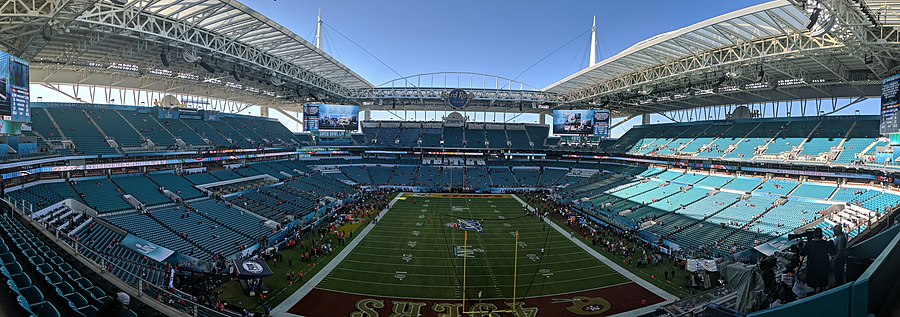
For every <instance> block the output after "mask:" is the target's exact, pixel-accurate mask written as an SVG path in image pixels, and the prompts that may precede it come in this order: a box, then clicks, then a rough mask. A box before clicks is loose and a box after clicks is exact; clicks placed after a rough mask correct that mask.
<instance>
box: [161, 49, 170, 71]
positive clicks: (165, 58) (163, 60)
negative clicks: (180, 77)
mask: <svg viewBox="0 0 900 317" xmlns="http://www.w3.org/2000/svg"><path fill="white" fill-rule="evenodd" d="M159 61H160V62H161V63H162V64H163V66H165V67H169V55H167V54H166V51H165V50H163V51H162V52H159Z"/></svg>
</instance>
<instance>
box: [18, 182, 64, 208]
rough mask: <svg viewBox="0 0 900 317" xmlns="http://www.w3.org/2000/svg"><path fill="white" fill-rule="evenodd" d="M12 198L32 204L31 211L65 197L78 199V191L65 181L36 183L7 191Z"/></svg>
mask: <svg viewBox="0 0 900 317" xmlns="http://www.w3.org/2000/svg"><path fill="white" fill-rule="evenodd" d="M8 195H9V197H10V198H12V199H14V200H24V201H27V202H28V203H30V204H31V205H32V211H38V210H40V209H43V208H44V207H47V206H50V205H52V204H55V203H57V202H60V201H62V200H64V199H66V198H72V199H75V200H78V201H81V199H79V196H78V193H76V192H75V190H74V189H72V186H70V185H69V183H66V182H57V183H44V184H38V185H34V186H31V187H26V188H24V189H20V190H16V191H12V192H9V193H8Z"/></svg>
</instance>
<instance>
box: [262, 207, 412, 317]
mask: <svg viewBox="0 0 900 317" xmlns="http://www.w3.org/2000/svg"><path fill="white" fill-rule="evenodd" d="M402 196H403V194H402V193H400V194H397V196H394V199H392V200H391V202H390V203H388V205H387V207H385V208H384V209H383V210H382V211H381V212H380V213H378V215H377V216H375V219H377V220H381V219H382V218H384V215H385V214H387V212H388V211H389V210H391V207H393V206H394V204H396V203H397V201H399V200H400V197H402ZM372 228H375V224H374V223H370V224H369V225H367V226H366V227H365V228H364V229H363V230H362V231H360V233H359V234H358V235H357V236H356V238H355V239H353V241H350V244H348V245H347V247H345V248H344V249H343V250H341V252H339V253H338V254H337V255H335V257H334V258H333V259H331V261H330V262H328V264H326V265H325V267H323V268H322V270H320V271H319V272H318V273H316V275H313V276H312V277H311V278H310V279H309V282H306V284H303V286H300V289H298V290H297V291H296V292H294V293H293V294H291V296H288V298H286V299H285V300H284V301H283V302H281V304H278V306H275V309H273V310H272V312H273V313H274V315H276V316H286V315H287V311H288V309H290V308H291V307H294V305H296V304H297V303H298V302H300V300H301V299H303V297H304V296H306V295H307V294H309V292H310V291H312V290H313V289H314V288H315V287H316V285H319V283H321V282H322V281H323V280H324V279H325V277H326V276H328V275H329V274H331V271H333V270H334V269H335V268H336V267H337V266H338V264H340V263H341V262H342V261H343V260H344V258H346V257H347V256H348V255H350V253H351V252H353V249H355V248H356V246H357V245H359V244H360V243H361V242H362V241H363V240H364V239H365V237H366V235H368V234H369V232H370V231H372Z"/></svg>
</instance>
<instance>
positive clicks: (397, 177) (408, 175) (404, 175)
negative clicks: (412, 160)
mask: <svg viewBox="0 0 900 317" xmlns="http://www.w3.org/2000/svg"><path fill="white" fill-rule="evenodd" d="M418 174H419V167H418V166H403V165H398V166H397V167H395V168H394V171H393V172H392V173H391V178H390V180H389V181H388V184H390V185H398V186H410V185H414V184H415V183H416V176H418Z"/></svg>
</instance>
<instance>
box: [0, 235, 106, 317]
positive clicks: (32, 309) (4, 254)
mask: <svg viewBox="0 0 900 317" xmlns="http://www.w3.org/2000/svg"><path fill="white" fill-rule="evenodd" d="M0 228H2V231H3V237H2V239H0V249H2V250H0V258H2V259H3V263H0V267H2V274H3V276H2V278H3V279H4V284H5V286H4V287H6V291H8V292H9V294H10V295H11V296H12V298H15V301H17V302H18V303H17V304H18V308H13V307H8V309H9V310H11V311H15V313H14V315H16V316H47V317H57V316H69V315H71V314H78V313H79V311H88V310H91V311H96V310H97V307H100V306H101V305H102V304H103V303H104V302H105V301H106V300H107V297H106V296H105V295H104V292H103V290H101V289H99V288H97V287H96V286H94V285H93V283H92V282H91V281H90V280H88V279H87V278H84V277H82V276H81V274H80V273H79V272H78V271H76V270H74V269H73V268H72V265H70V264H69V263H67V262H66V261H65V260H64V259H63V258H62V257H60V256H59V255H57V254H56V252H55V251H53V250H51V249H50V247H48V246H47V245H45V244H44V242H43V241H41V240H39V239H38V238H37V237H36V236H35V235H34V234H32V233H31V232H30V231H28V229H26V228H25V227H24V226H23V225H22V224H20V223H19V222H18V221H16V220H13V219H12V218H8V217H2V218H0ZM72 285H75V287H73V286H72ZM59 288H64V289H65V291H58V289H59ZM57 296H58V297H57ZM11 305H14V304H11Z"/></svg>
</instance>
